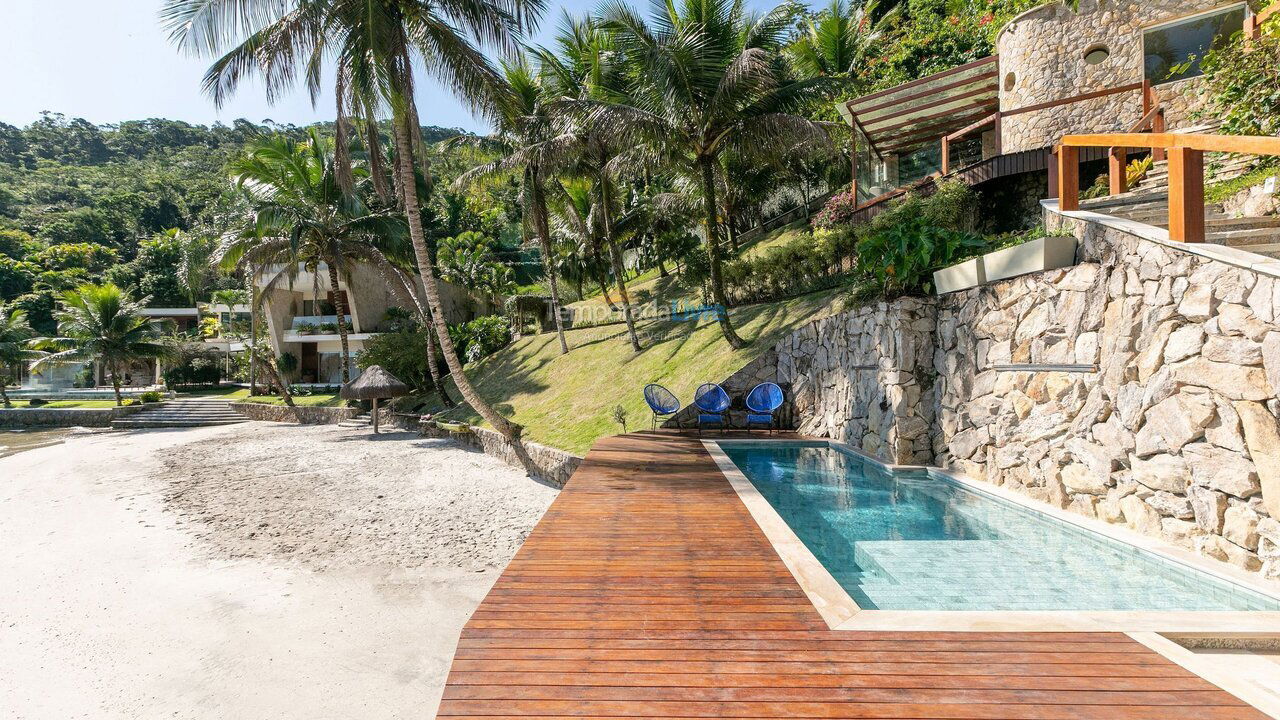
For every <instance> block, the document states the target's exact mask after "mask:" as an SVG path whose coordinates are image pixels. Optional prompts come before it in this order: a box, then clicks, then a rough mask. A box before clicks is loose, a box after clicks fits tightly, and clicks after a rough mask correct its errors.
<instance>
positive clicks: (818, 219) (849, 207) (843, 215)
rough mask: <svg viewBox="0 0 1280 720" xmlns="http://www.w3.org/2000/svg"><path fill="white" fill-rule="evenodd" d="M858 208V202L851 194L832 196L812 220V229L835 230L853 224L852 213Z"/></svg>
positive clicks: (844, 193)
mask: <svg viewBox="0 0 1280 720" xmlns="http://www.w3.org/2000/svg"><path fill="white" fill-rule="evenodd" d="M857 208H858V201H857V200H856V199H855V198H854V197H853V193H852V192H843V193H840V194H839V195H834V196H832V198H831V199H830V200H828V201H827V204H826V205H824V206H823V208H822V210H820V211H819V212H818V214H817V215H815V216H814V218H813V224H814V227H819V228H835V227H841V226H848V225H852V224H853V213H854V211H855V210H857Z"/></svg>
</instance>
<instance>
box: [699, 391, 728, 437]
mask: <svg viewBox="0 0 1280 720" xmlns="http://www.w3.org/2000/svg"><path fill="white" fill-rule="evenodd" d="M693 404H694V405H696V406H697V407H698V434H699V435H701V434H702V428H703V426H705V425H719V426H720V432H721V434H723V433H724V428H725V426H726V425H727V424H728V423H727V422H726V420H725V413H727V412H728V411H729V405H730V404H731V402H730V400H729V393H727V392H725V391H724V388H722V387H720V386H719V385H717V384H715V383H703V384H702V385H699V386H698V390H697V392H695V393H694V394H693Z"/></svg>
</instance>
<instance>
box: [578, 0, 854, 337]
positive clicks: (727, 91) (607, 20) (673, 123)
mask: <svg viewBox="0 0 1280 720" xmlns="http://www.w3.org/2000/svg"><path fill="white" fill-rule="evenodd" d="M602 13H603V18H604V27H605V28H606V29H607V30H608V31H609V32H610V33H611V35H612V37H613V40H614V43H615V44H616V46H617V48H618V51H619V52H620V53H621V55H622V57H623V58H625V61H626V64H627V73H628V82H627V85H626V87H625V89H624V93H623V94H622V95H621V96H619V97H615V98H604V99H588V100H584V101H578V102H576V103H575V107H576V108H578V109H579V110H580V111H582V112H584V113H586V115H587V117H588V122H590V123H592V124H594V125H595V126H596V127H597V128H598V129H599V131H601V132H605V133H608V134H609V135H611V136H613V137H617V138H619V139H621V140H622V141H623V142H627V143H629V144H636V145H638V146H640V147H643V148H646V149H647V150H648V151H649V152H650V153H652V155H653V156H654V157H655V159H656V160H658V161H661V162H662V163H663V164H665V165H668V166H670V167H673V168H675V169H677V170H678V171H680V172H682V173H684V174H686V175H687V176H689V178H690V179H691V180H693V181H694V182H695V183H696V184H697V185H698V186H699V187H700V188H701V190H702V194H703V204H704V220H705V222H706V228H707V232H706V246H707V254H708V255H709V258H710V261H711V285H712V294H713V296H714V298H715V301H716V302H717V303H718V304H720V305H722V306H723V305H725V304H726V302H725V294H724V287H723V282H722V279H721V272H720V267H721V253H722V249H721V237H722V235H721V233H722V230H721V219H720V217H719V213H718V211H717V209H718V208H717V206H718V203H717V198H716V195H717V193H716V165H717V160H718V158H719V156H720V155H721V154H722V153H725V152H733V153H735V154H736V155H738V156H739V157H742V158H750V159H754V160H757V161H765V162H768V161H775V160H777V159H780V158H783V157H785V156H786V155H787V154H789V153H791V152H794V151H795V150H796V149H797V148H799V147H803V146H811V145H817V146H822V145H828V144H829V143H830V140H829V138H828V137H827V132H826V129H825V128H824V127H823V126H822V124H820V123H816V122H814V121H811V120H808V119H805V118H803V117H800V116H799V115H796V114H793V113H794V111H797V110H799V109H800V108H802V107H803V106H804V105H806V104H807V103H809V102H811V101H813V100H815V99H817V98H818V97H820V96H821V93H822V92H823V91H824V90H825V89H826V88H827V87H829V82H828V79H827V78H820V77H815V78H795V77H792V76H791V75H790V71H789V70H788V68H787V66H786V64H785V62H784V60H783V58H782V55H781V51H782V46H783V41H784V39H785V36H786V34H787V31H788V28H789V27H790V26H791V24H792V22H793V20H794V16H795V9H794V7H793V6H791V5H781V6H779V7H777V8H774V9H773V10H771V11H770V12H768V13H765V14H763V15H753V14H750V13H748V12H747V11H746V9H745V6H744V3H743V0H679V2H676V1H675V0H673V1H672V2H670V3H655V4H654V9H653V16H652V21H651V23H646V22H645V20H644V19H643V18H642V17H641V16H640V15H638V14H637V13H636V12H635V11H634V10H632V9H631V7H629V6H628V5H626V4H625V3H624V2H622V0H607V2H606V3H605V5H604V6H603V8H602ZM720 323H721V328H722V330H723V331H724V335H725V338H726V340H727V341H728V342H729V343H730V344H731V345H733V346H735V347H738V346H741V345H742V340H741V339H740V338H738V336H737V334H736V333H735V332H734V330H733V327H732V324H731V323H730V321H729V317H728V314H727V313H722V314H721V316H720Z"/></svg>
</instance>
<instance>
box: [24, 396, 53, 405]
mask: <svg viewBox="0 0 1280 720" xmlns="http://www.w3.org/2000/svg"><path fill="white" fill-rule="evenodd" d="M48 404H49V401H48V400H45V399H44V398H38V397H33V398H28V399H27V407H43V406H45V405H48Z"/></svg>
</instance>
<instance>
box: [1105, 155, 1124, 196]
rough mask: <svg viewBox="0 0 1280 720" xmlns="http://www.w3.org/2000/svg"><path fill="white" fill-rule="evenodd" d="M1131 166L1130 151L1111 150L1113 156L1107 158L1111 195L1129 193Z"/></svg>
mask: <svg viewBox="0 0 1280 720" xmlns="http://www.w3.org/2000/svg"><path fill="white" fill-rule="evenodd" d="M1128 164H1129V156H1128V151H1127V150H1126V149H1125V148H1122V147H1113V148H1111V154H1110V156H1109V157H1108V158H1107V178H1108V180H1110V186H1111V194H1112V195H1119V194H1121V193H1125V192H1128V191H1129V181H1128V178H1127V177H1126V175H1127V170H1128V168H1127V167H1126V166H1127V165H1128Z"/></svg>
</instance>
